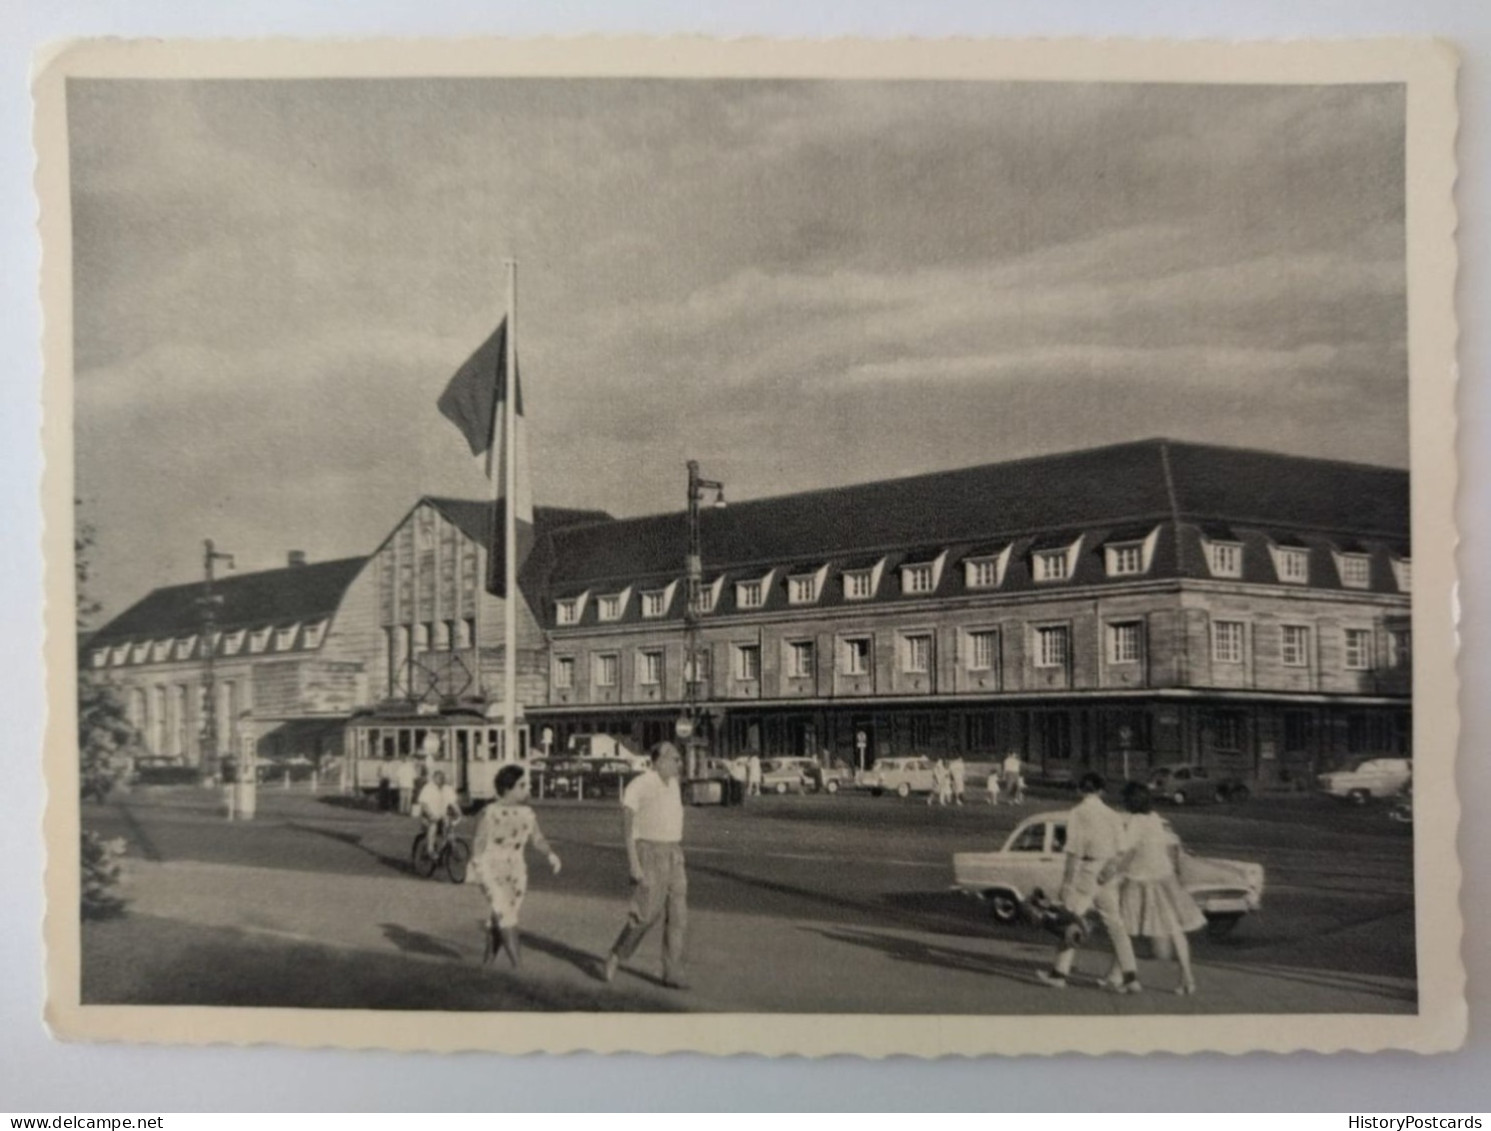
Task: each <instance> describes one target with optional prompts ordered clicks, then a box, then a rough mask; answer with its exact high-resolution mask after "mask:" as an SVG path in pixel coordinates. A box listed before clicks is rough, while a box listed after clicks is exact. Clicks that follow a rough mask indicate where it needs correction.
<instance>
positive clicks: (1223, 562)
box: [1206, 542, 1243, 577]
mask: <svg viewBox="0 0 1491 1131" xmlns="http://www.w3.org/2000/svg"><path fill="white" fill-rule="evenodd" d="M1242 566H1243V548H1242V543H1241V542H1207V543H1206V568H1207V569H1209V570H1211V575H1212V576H1213V577H1241V576H1242V572H1243V570H1242Z"/></svg>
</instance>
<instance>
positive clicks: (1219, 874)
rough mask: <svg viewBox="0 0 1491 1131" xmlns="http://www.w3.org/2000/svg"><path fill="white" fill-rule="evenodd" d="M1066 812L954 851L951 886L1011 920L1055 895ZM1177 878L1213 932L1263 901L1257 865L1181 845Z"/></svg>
mask: <svg viewBox="0 0 1491 1131" xmlns="http://www.w3.org/2000/svg"><path fill="white" fill-rule="evenodd" d="M1070 812H1071V811H1070V810H1061V811H1059V812H1054V813H1037V814H1035V815H1034V816H1031V817H1027V818H1026V819H1025V820H1023V821H1021V822H1020V824H1019V825H1017V826H1016V827H1015V830H1014V831H1013V832H1012V833H1010V835H1009V838H1008V839H1007V840H1006V841H1005V842H1004V847H1003V848H1001V849H999V851H997V852H959V853H955V854H954V856H953V887H954V888H956V889H958V890H960V891H964V892H967V893H968V894H970V895H973V896H976V897H977V898H979V899H981V900H984V901H985V902H987V903H988V905H989V908H990V910H991V911H992V912H993V914H994V918H995V920H996V921H998V922H1000V923H1013V922H1016V921H1017V920H1019V919H1020V918H1021V917H1022V913H1023V908H1024V905H1025V904H1026V903H1027V902H1028V901H1029V900H1030V899H1031V897H1032V896H1034V895H1035V893H1036V892H1041V893H1042V894H1044V895H1046V896H1048V897H1055V895H1056V893H1057V890H1058V889H1059V888H1060V887H1061V877H1062V872H1063V869H1064V867H1065V860H1064V858H1063V854H1062V849H1063V847H1064V846H1065V845H1066V825H1067V818H1068V816H1069V815H1070ZM1180 879H1181V883H1183V884H1184V885H1185V888H1186V890H1187V891H1188V892H1190V893H1191V898H1193V899H1194V900H1195V901H1196V903H1197V904H1198V905H1199V906H1200V908H1201V910H1202V912H1203V913H1204V914H1205V915H1206V919H1207V926H1208V930H1209V931H1210V932H1211V933H1212V934H1214V935H1221V934H1225V933H1226V932H1228V931H1230V930H1231V929H1232V928H1233V927H1235V926H1236V925H1237V923H1238V922H1239V921H1240V920H1241V919H1242V917H1243V916H1244V915H1246V914H1247V913H1248V912H1250V911H1257V910H1258V908H1259V907H1260V906H1261V905H1262V902H1263V879H1264V876H1263V865H1261V864H1251V863H1246V862H1244V861H1241V860H1222V859H1217V858H1215V857H1210V856H1196V855H1194V854H1192V853H1190V852H1186V851H1185V850H1184V849H1182V854H1181V869H1180Z"/></svg>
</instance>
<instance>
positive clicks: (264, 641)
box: [249, 628, 273, 652]
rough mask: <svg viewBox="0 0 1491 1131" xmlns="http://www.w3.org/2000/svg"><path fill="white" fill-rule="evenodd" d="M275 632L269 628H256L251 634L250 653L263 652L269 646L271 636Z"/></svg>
mask: <svg viewBox="0 0 1491 1131" xmlns="http://www.w3.org/2000/svg"><path fill="white" fill-rule="evenodd" d="M271 631H273V630H272V629H268V628H256V629H254V631H253V632H251V633H249V651H250V652H262V651H264V649H265V648H267V647H268V646H269V634H270V632H271Z"/></svg>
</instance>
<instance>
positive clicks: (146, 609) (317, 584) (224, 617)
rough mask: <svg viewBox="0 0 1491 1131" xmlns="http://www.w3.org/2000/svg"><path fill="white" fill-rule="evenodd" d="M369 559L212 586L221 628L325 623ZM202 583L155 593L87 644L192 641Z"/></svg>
mask: <svg viewBox="0 0 1491 1131" xmlns="http://www.w3.org/2000/svg"><path fill="white" fill-rule="evenodd" d="M367 560H368V559H367V558H341V559H339V560H337V561H330V562H312V563H309V564H306V565H301V566H287V567H284V568H281V569H266V570H262V571H260V572H258V573H239V574H231V573H230V574H228V575H227V576H225V577H220V578H218V579H217V580H216V581H214V582H213V585H212V591H213V594H214V595H215V596H217V597H220V598H221V599H222V604H221V605H219V606H218V611H217V618H216V620H217V626H218V628H220V629H222V630H223V631H225V632H231V631H234V630H236V629H239V628H261V627H271V626H284V625H291V624H295V623H303V622H306V621H318V620H323V619H325V618H327V617H329V616H331V615H332V614H334V613H335V612H336V610H337V606H338V605H339V604H341V600H342V594H343V593H345V592H346V590H347V586H348V585H350V584H351V583H352V579H353V578H354V577H356V576H357V574H358V571H359V570H361V569H362V567H363V564H364V563H365V562H366V561H367ZM203 593H204V588H203V583H202V582H200V581H194V582H191V583H190V584H187V585H168V586H165V587H163V588H160V589H153V590H151V591H150V593H148V594H147V595H146V596H145V597H144V598H143V599H142V600H140V601H137V602H135V604H133V605H131V606H130V607H129V608H128V609H126V610H124V612H122V613H120V614H119V615H118V616H117V617H115V618H114V619H113V620H111V621H109V623H108V624H106V625H104V626H103V627H102V628H100V629H99V630H98V631H97V632H96V633H94V634H93V635H92V636H91V637H90V638H89V640H88V643H89V645H90V646H91V647H98V646H100V645H104V644H118V643H122V642H123V641H126V640H139V639H147V638H148V639H156V638H159V639H164V638H166V637H183V636H190V635H191V634H193V633H197V632H200V631H201V630H202V606H201V604H200V603H199V602H200V601H201V598H202V596H203Z"/></svg>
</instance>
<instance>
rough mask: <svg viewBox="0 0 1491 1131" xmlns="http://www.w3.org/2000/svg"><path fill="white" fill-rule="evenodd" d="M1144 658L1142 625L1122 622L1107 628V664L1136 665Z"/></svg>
mask: <svg viewBox="0 0 1491 1131" xmlns="http://www.w3.org/2000/svg"><path fill="white" fill-rule="evenodd" d="M1143 657H1144V625H1143V624H1141V623H1140V622H1139V621H1124V622H1122V623H1120V624H1110V625H1109V626H1108V662H1109V663H1110V664H1137V663H1138V662H1139V661H1140V660H1141V659H1143Z"/></svg>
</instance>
